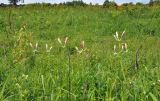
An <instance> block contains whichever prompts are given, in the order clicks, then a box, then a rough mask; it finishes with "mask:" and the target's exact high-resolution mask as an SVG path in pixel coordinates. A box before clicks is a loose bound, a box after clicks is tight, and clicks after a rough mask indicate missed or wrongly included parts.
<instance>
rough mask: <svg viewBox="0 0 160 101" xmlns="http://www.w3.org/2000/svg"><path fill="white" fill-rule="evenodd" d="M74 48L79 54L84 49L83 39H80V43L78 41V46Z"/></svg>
mask: <svg viewBox="0 0 160 101" xmlns="http://www.w3.org/2000/svg"><path fill="white" fill-rule="evenodd" d="M75 49H76V50H77V52H78V53H80V54H81V53H82V52H84V51H86V48H85V44H84V41H81V43H80V48H78V47H77V46H76V47H75Z"/></svg>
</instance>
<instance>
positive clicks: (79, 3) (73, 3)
mask: <svg viewBox="0 0 160 101" xmlns="http://www.w3.org/2000/svg"><path fill="white" fill-rule="evenodd" d="M8 1H9V3H10V4H11V5H14V6H16V5H17V3H18V2H20V1H21V2H25V1H24V0H8ZM148 4H149V5H154V4H160V0H150V2H149V3H148ZM148 4H146V5H148ZM1 5H4V4H1ZM49 5H51V4H49ZM53 5H67V6H86V5H92V4H91V3H90V4H86V3H85V2H83V1H82V0H76V1H75V0H73V1H71V2H64V3H60V4H53ZM97 5H98V4H97ZM122 5H123V6H128V5H134V4H133V3H132V2H130V3H123V4H122ZM136 5H145V4H143V3H141V2H137V3H136ZM115 6H118V5H117V4H116V2H114V1H109V0H105V1H104V3H103V7H115Z"/></svg>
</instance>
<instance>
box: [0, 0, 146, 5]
mask: <svg viewBox="0 0 160 101" xmlns="http://www.w3.org/2000/svg"><path fill="white" fill-rule="evenodd" d="M24 1H25V3H38V2H39V3H42V2H45V3H60V2H66V1H73V0H24ZM83 1H84V2H86V3H90V2H92V3H93V4H96V3H99V4H103V2H104V1H105V0H83ZM110 1H111V0H110ZM114 1H115V2H116V3H118V4H122V3H128V2H133V3H136V2H142V3H148V2H149V0H114ZM0 3H8V0H0Z"/></svg>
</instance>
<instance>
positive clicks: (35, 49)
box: [29, 43, 38, 53]
mask: <svg viewBox="0 0 160 101" xmlns="http://www.w3.org/2000/svg"><path fill="white" fill-rule="evenodd" d="M29 44H30V46H31V48H33V53H36V52H38V43H36V45H35V46H33V44H32V43H29Z"/></svg>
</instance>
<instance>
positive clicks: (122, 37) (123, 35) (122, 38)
mask: <svg viewBox="0 0 160 101" xmlns="http://www.w3.org/2000/svg"><path fill="white" fill-rule="evenodd" d="M124 38H125V30H124V31H123V32H122V35H121V40H124Z"/></svg>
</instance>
